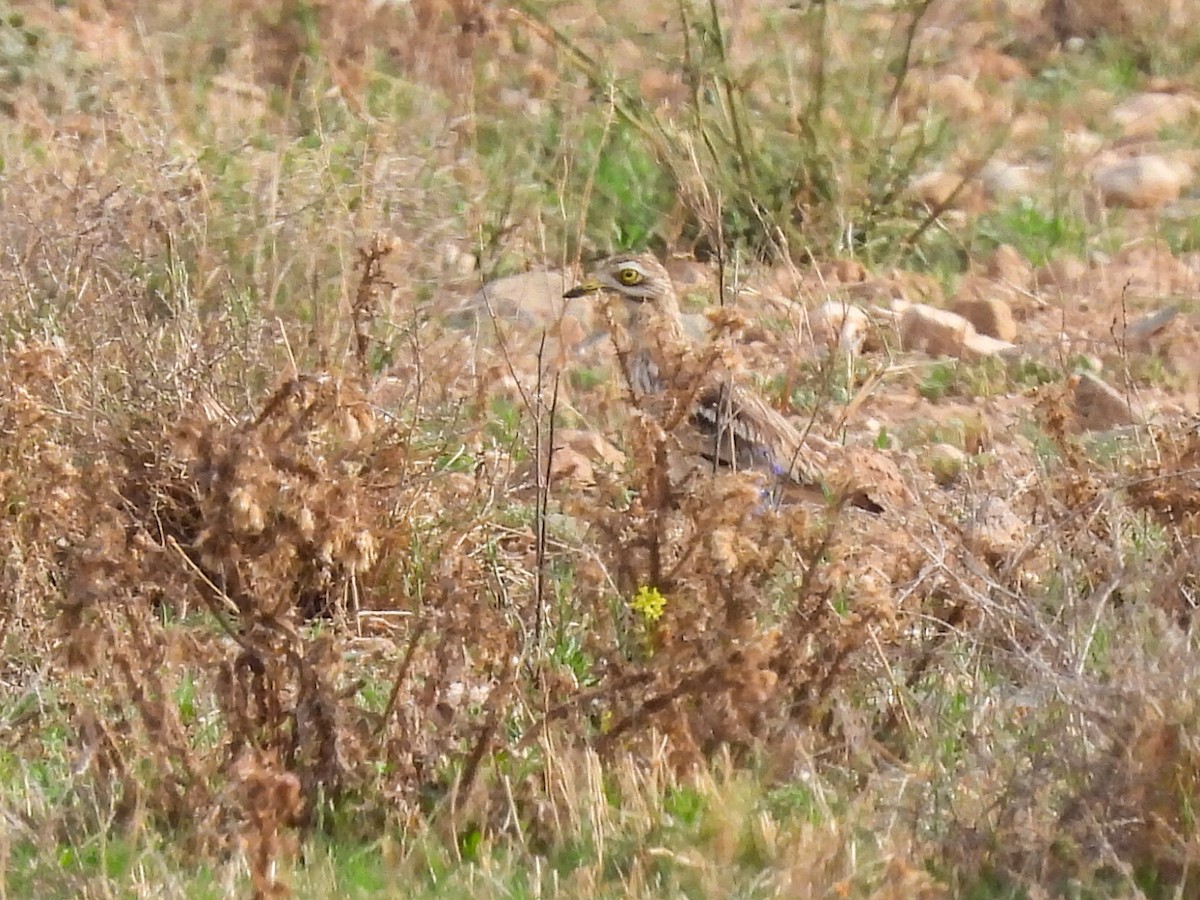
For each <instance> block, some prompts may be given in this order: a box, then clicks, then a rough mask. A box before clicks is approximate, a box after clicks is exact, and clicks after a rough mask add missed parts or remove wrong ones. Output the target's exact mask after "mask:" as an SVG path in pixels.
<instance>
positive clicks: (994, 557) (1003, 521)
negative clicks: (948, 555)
mask: <svg viewBox="0 0 1200 900" xmlns="http://www.w3.org/2000/svg"><path fill="white" fill-rule="evenodd" d="M1028 533H1029V528H1028V526H1027V525H1026V523H1025V520H1024V519H1022V518H1021V517H1020V516H1018V515H1017V514H1016V513H1015V512H1013V511H1012V507H1010V506H1009V505H1008V503H1007V502H1006V501H1005V500H1004V499H1003V498H1001V497H997V496H996V495H994V494H993V495H991V496H989V497H986V498H985V499H984V500H983V502H982V503H980V504H979V506H978V507H977V508H976V509H975V511H974V514H973V515H972V516H971V517H970V519H969V520H968V521H967V522H966V523H965V527H964V528H963V544H964V545H965V546H966V547H967V549H969V550H971V551H972V552H973V553H977V554H978V555H979V556H982V557H983V558H984V559H986V560H987V561H988V563H990V564H991V565H998V564H999V563H1001V562H1002V561H1003V560H1005V559H1006V558H1009V557H1011V556H1013V555H1014V554H1016V553H1018V552H1020V551H1021V549H1022V548H1024V546H1025V543H1026V540H1027V538H1028Z"/></svg>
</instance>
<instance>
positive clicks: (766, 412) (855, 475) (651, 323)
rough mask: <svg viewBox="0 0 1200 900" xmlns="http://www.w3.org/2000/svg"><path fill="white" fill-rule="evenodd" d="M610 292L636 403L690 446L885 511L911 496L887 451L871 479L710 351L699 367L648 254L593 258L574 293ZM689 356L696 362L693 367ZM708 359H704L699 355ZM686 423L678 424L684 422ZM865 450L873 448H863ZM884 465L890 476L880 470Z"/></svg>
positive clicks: (814, 492) (719, 460)
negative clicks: (681, 405)
mask: <svg viewBox="0 0 1200 900" xmlns="http://www.w3.org/2000/svg"><path fill="white" fill-rule="evenodd" d="M597 292H610V293H612V294H615V295H616V296H618V297H620V298H621V301H622V302H621V306H623V307H624V310H625V313H626V315H625V318H626V325H625V327H626V329H627V331H628V342H627V346H626V347H624V348H622V347H621V346H620V344H621V343H622V342H621V341H618V356H619V358H620V359H621V362H622V365H623V368H624V371H625V376H626V379H627V381H628V382H629V387H630V389H631V390H632V392H633V394H634V398H635V402H636V403H637V404H638V406H639V408H642V409H649V410H651V411H655V412H658V413H659V415H660V416H663V417H664V418H666V419H668V420H669V421H667V422H665V423H664V424H665V426H666V427H667V429H668V430H669V431H671V432H672V433H673V434H675V435H676V437H677V438H679V440H680V443H681V444H682V445H683V447H684V449H685V450H686V451H690V452H693V453H695V454H697V455H699V456H700V457H702V458H703V459H705V460H707V461H708V462H709V463H711V464H713V465H714V466H724V467H728V468H731V469H735V470H747V469H749V470H755V471H759V472H762V473H765V474H767V475H768V476H769V477H772V478H774V479H777V480H780V481H783V482H786V483H790V484H792V485H795V486H799V487H802V488H805V489H811V490H808V491H806V493H808V494H809V495H810V497H811V496H818V497H823V493H822V490H821V489H822V488H823V487H827V486H828V487H841V488H845V489H846V493H847V498H848V499H849V500H850V502H851V503H853V504H854V505H855V506H859V507H861V508H863V509H867V510H869V511H872V512H881V511H883V509H884V508H885V506H888V507H890V506H893V505H897V503H896V502H895V501H897V500H901V499H904V498H907V488H906V487H905V486H904V485H903V482H902V480H901V479H900V478H899V473H898V472H896V471H895V467H894V466H893V465H892V464H891V462H890V460H886V459H884V458H883V457H879V458H878V459H874V458H873V459H872V460H871V462H872V465H871V466H868V467H867V468H868V469H871V470H873V471H871V472H870V473H869V474H867V477H866V479H865V480H864V479H862V478H860V477H859V476H860V475H862V474H863V473H862V472H861V467H862V459H861V453H859V454H857V455H856V454H855V453H854V452H850V453H846V452H843V451H846V450H850V449H851V448H841V447H838V446H837V445H834V444H832V443H830V442H829V441H826V440H823V439H821V438H819V437H818V436H816V435H804V434H801V432H800V431H799V430H798V429H797V428H796V426H794V425H793V424H792V423H791V422H790V421H788V420H787V419H786V418H785V417H784V416H782V415H781V414H780V413H779V412H777V411H776V410H774V409H772V408H771V407H770V406H768V405H767V403H766V402H765V401H764V400H763V399H762V397H760V396H759V395H758V394H757V393H755V392H754V391H753V390H751V389H749V388H747V387H745V386H743V385H741V384H738V383H737V382H736V381H735V380H734V378H733V377H732V373H730V372H729V371H727V370H725V369H724V367H722V366H720V365H717V364H716V363H717V362H718V359H719V355H714V356H713V358H712V359H710V360H707V364H705V365H703V367H702V369H701V371H700V375H701V377H699V378H697V377H696V368H695V365H694V362H695V350H696V348H695V347H694V346H693V345H692V343H691V341H690V340H689V338H688V335H687V334H686V332H685V329H684V326H683V320H682V316H681V313H680V308H679V301H678V298H677V297H676V295H675V288H674V285H673V284H672V282H671V278H670V275H668V274H667V271H666V269H664V268H663V266H662V265H661V264H660V263H659V262H658V260H656V259H655V258H654V257H652V256H648V255H645V254H622V255H618V256H613V257H610V258H609V259H606V260H604V261H602V262H601V263H599V264H597V266H596V268H595V270H594V273H593V275H592V277H591V278H589V279H587V280H586V281H584V282H582V283H581V284H579V285H577V286H576V287H574V288H572V289H571V290H569V291H567V292H566V294H565V295H564V296H566V297H568V298H576V297H582V296H584V295H587V294H594V293H597ZM689 361H691V362H693V365H692V367H691V370H690V371H689V365H688V364H689ZM702 362H704V361H702ZM672 392H674V393H675V395H676V396H680V395H682V396H684V397H686V398H687V400H688V404H687V406H686V408H685V409H684V410H683V411H682V413H683V415H682V417H680V416H678V415H674V414H673V411H672V410H671V409H670V406H669V404H668V407H667V408H664V407H663V406H662V404H661V403H660V402H658V401H660V400H661V399H662V398H664V397H666V396H667V395H668V394H671V393H672ZM683 420H686V426H687V427H686V428H684V427H678V428H677V427H675V426H676V425H680V426H682V425H684V424H685V423H684V421H683ZM867 452H869V451H867ZM881 472H885V473H886V474H887V475H888V477H886V478H882V477H879V476H880V473H881Z"/></svg>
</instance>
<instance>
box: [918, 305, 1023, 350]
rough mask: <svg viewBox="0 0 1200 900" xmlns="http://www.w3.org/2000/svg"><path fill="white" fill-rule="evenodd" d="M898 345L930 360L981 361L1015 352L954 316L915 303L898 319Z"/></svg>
mask: <svg viewBox="0 0 1200 900" xmlns="http://www.w3.org/2000/svg"><path fill="white" fill-rule="evenodd" d="M900 341H901V343H902V344H903V346H904V348H905V349H906V350H916V351H919V352H922V353H926V354H928V355H930V356H954V357H958V358H961V359H981V358H983V357H987V356H996V355H999V354H1002V353H1006V352H1009V351H1011V350H1014V349H1015V347H1014V346H1013V345H1012V344H1011V343H1009V342H1007V341H1002V340H999V339H998V338H993V337H991V336H989V335H985V334H979V333H977V332H976V331H975V326H973V325H972V324H971V323H970V322H968V321H967V320H966V319H964V318H963V317H962V316H960V315H958V314H957V313H952V312H950V311H949V310H945V309H937V308H936V307H932V306H926V305H925V304H924V303H914V304H912V305H911V306H909V307H908V308H907V309H906V310H905V311H904V313H903V314H902V315H901V317H900Z"/></svg>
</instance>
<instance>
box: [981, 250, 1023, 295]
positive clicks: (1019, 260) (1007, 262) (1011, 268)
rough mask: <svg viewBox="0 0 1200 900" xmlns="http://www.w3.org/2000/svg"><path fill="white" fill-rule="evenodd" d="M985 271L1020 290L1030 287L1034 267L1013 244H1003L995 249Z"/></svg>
mask: <svg viewBox="0 0 1200 900" xmlns="http://www.w3.org/2000/svg"><path fill="white" fill-rule="evenodd" d="M984 272H986V273H987V275H988V277H990V278H994V279H996V280H997V281H999V282H1001V283H1003V284H1005V285H1006V286H1008V287H1013V288H1017V289H1018V290H1024V289H1025V288H1027V287H1029V284H1030V282H1031V281H1032V280H1033V267H1032V266H1030V265H1029V261H1028V260H1027V259H1025V257H1023V256H1022V255H1021V253H1020V251H1018V250H1017V249H1016V248H1015V247H1013V246H1012V245H1011V244H1001V245H1000V246H999V247H997V248H996V249H995V251H994V252H993V253H992V255H991V256H990V257H988V260H987V263H986V264H985V265H984Z"/></svg>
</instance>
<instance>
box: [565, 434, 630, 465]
mask: <svg viewBox="0 0 1200 900" xmlns="http://www.w3.org/2000/svg"><path fill="white" fill-rule="evenodd" d="M554 446H555V447H556V448H558V449H563V448H566V449H570V450H572V451H574V452H575V453H578V454H580V455H581V456H584V457H586V458H587V459H588V460H590V461H591V462H594V463H601V464H603V465H606V466H612V467H613V468H614V469H620V468H622V467H623V466H624V465H625V454H624V453H622V452H621V451H620V450H618V449H617V448H616V447H615V446H613V444H612V442H611V441H609V440H608V439H607V438H605V437H604V436H603V435H601V434H597V433H596V432H594V431H582V430H579V429H575V428H559V429H558V430H556V431H555V432H554ZM555 452H557V450H556V451H555Z"/></svg>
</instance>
